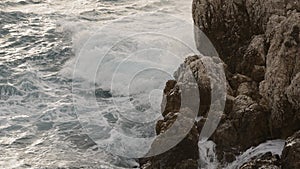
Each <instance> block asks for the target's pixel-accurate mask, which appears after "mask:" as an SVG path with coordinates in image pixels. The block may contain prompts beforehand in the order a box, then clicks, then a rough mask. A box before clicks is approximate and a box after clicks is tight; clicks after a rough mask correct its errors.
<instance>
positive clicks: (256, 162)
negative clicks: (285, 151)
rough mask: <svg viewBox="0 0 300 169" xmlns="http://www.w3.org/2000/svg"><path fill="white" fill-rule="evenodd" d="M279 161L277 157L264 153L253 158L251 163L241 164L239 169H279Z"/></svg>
mask: <svg viewBox="0 0 300 169" xmlns="http://www.w3.org/2000/svg"><path fill="white" fill-rule="evenodd" d="M280 166H281V160H280V157H279V156H278V155H272V153H270V152H269V153H266V154H264V155H262V156H258V157H254V158H253V159H252V160H251V161H249V162H247V163H245V164H243V165H242V166H241V167H240V169H257V168H259V169H280V168H281V167H280Z"/></svg>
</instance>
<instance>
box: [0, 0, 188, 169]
mask: <svg viewBox="0 0 300 169" xmlns="http://www.w3.org/2000/svg"><path fill="white" fill-rule="evenodd" d="M190 6H191V3H190V2H188V1H185V2H183V1H182V2H179V0H178V2H177V0H170V1H168V0H1V2H0V168H5V169H9V168H58V167H65V168H72V167H78V168H104V169H106V168H133V167H138V164H137V163H136V162H135V160H132V159H125V158H122V157H118V156H115V155H111V154H109V153H105V152H104V151H102V150H100V149H99V148H98V146H97V145H96V144H95V142H94V141H92V140H91V139H90V138H89V137H88V136H87V134H86V132H85V131H84V129H83V128H82V126H81V124H80V123H79V121H78V118H77V114H76V113H75V111H74V104H73V98H74V95H76V94H78V93H74V94H72V82H73V80H74V79H73V78H72V73H70V72H72V71H71V70H72V67H68V65H70V63H72V60H73V59H74V58H75V56H76V54H77V53H78V52H79V51H80V49H81V47H82V44H83V43H84V42H85V40H86V39H87V37H88V36H87V35H90V34H91V33H92V32H93V30H95V29H98V28H99V27H101V26H104V25H107V24H109V23H110V22H112V21H114V20H116V19H119V18H121V17H124V16H127V15H132V14H141V13H147V12H152V13H153V12H154V13H155V12H161V13H166V14H172V15H174V16H177V17H180V18H183V19H184V18H188V19H187V20H190V19H191V17H190V13H191V12H190ZM160 22H165V21H163V20H161V21H160ZM154 24H155V23H154ZM191 33H192V32H191ZM98 92H99V93H98V94H99V96H100V97H101V98H103V97H104V98H105V97H109V96H110V93H108V92H107V91H101V90H100V91H98ZM96 95H97V93H96ZM75 97H77V96H75ZM101 104H105V102H102V103H101ZM103 116H104V117H106V120H107V121H108V123H115V122H116V120H117V119H116V117H115V116H114V114H110V113H109V111H106V113H105V114H103ZM107 133H108V132H106V131H105V129H103V137H104V138H105V137H106V135H105V134H107ZM107 137H109V136H107Z"/></svg>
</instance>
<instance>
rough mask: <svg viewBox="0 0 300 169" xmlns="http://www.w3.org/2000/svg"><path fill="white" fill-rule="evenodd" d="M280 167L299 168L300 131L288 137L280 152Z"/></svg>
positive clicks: (285, 168)
mask: <svg viewBox="0 0 300 169" xmlns="http://www.w3.org/2000/svg"><path fill="white" fill-rule="evenodd" d="M282 168H283V169H298V168H300V131H298V132H296V133H295V134H294V135H292V136H291V137H289V138H288V139H287V141H286V144H285V147H284V149H283V152H282Z"/></svg>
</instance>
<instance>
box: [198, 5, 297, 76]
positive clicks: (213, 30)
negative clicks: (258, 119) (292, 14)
mask: <svg viewBox="0 0 300 169" xmlns="http://www.w3.org/2000/svg"><path fill="white" fill-rule="evenodd" d="M292 10H296V11H300V2H299V1H295V0H286V1H282V0H194V1H193V19H194V23H195V26H196V27H197V28H198V29H196V30H195V36H196V43H197V47H198V49H199V50H200V51H201V52H205V51H206V50H207V49H204V47H206V44H204V43H201V42H202V39H203V34H202V33H201V31H203V32H204V34H205V35H206V36H207V37H208V38H209V39H210V40H211V42H212V43H213V45H214V46H215V48H216V49H217V52H218V53H219V54H220V56H221V58H222V59H223V60H224V61H225V63H226V64H228V66H229V68H230V70H231V71H235V70H236V68H237V65H238V64H240V62H241V61H242V58H243V55H244V54H245V52H246V50H247V48H248V45H249V43H250V42H251V41H252V39H253V37H254V35H261V34H264V33H265V32H266V29H267V23H268V22H269V18H270V17H271V16H273V15H279V16H287V15H288V12H289V11H292ZM199 30H201V31H199ZM254 40H255V41H256V39H254Z"/></svg>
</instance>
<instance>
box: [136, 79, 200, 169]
mask: <svg viewBox="0 0 300 169" xmlns="http://www.w3.org/2000/svg"><path fill="white" fill-rule="evenodd" d="M179 89H180V88H179V84H178V83H177V82H176V81H175V80H169V81H168V82H167V83H166V87H165V89H164V100H163V103H162V110H163V111H162V114H163V117H164V119H163V120H159V121H158V122H157V124H156V133H157V135H158V136H159V135H160V134H163V133H165V132H166V131H167V130H168V129H170V128H171V127H174V126H175V127H176V125H178V123H179V125H178V127H179V128H178V130H176V132H178V133H177V134H179V133H184V132H185V131H183V130H184V129H182V125H181V124H186V123H188V122H187V121H185V120H192V121H191V122H192V123H194V121H193V119H194V118H195V116H193V113H191V112H190V111H189V110H190V109H185V108H182V106H181V95H182V92H184V91H182V90H179ZM189 113H191V114H189ZM182 116H184V117H187V118H186V119H185V118H184V117H182ZM187 130H189V131H188V134H187V136H186V137H184V139H183V140H182V141H180V142H179V143H178V144H177V145H176V146H175V147H173V148H171V149H170V150H168V151H167V152H165V153H163V154H159V155H157V156H154V157H150V158H146V159H140V164H141V168H142V169H160V168H164V169H197V167H198V164H197V159H199V151H198V149H197V147H198V146H197V144H198V139H199V134H198V131H197V128H196V125H193V124H192V128H191V129H187ZM174 135H176V133H174ZM162 145H163V144H162V140H161V139H160V138H159V137H158V138H157V139H156V140H155V141H154V142H153V143H152V149H151V150H150V152H151V151H156V150H155V148H161V146H162Z"/></svg>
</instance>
